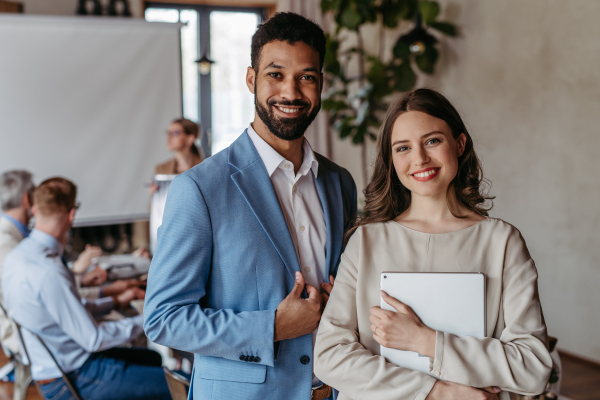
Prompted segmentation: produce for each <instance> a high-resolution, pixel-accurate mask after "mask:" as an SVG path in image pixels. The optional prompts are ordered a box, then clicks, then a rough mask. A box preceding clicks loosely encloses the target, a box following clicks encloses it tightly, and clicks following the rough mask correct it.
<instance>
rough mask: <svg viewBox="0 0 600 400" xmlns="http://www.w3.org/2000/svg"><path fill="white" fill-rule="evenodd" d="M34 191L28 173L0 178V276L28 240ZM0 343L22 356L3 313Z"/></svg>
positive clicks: (6, 173) (18, 173)
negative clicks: (9, 257) (11, 256)
mask: <svg viewBox="0 0 600 400" xmlns="http://www.w3.org/2000/svg"><path fill="white" fill-rule="evenodd" d="M34 190H35V185H34V184H33V179H32V175H31V173H29V172H27V171H23V170H14V171H8V172H5V173H4V174H2V175H1V176H0V206H1V207H2V216H0V273H1V271H2V270H1V268H2V264H4V259H5V258H6V256H7V254H8V253H10V252H11V250H12V249H14V248H15V247H16V246H17V245H18V244H19V242H21V241H22V240H23V239H25V238H26V237H27V236H29V228H28V227H27V226H28V225H29V221H30V220H31V217H32V213H31V206H32V205H33V191H34ZM1 296H2V289H1V288H0V298H1ZM0 342H2V346H3V347H4V348H5V349H8V350H10V351H11V352H12V353H13V354H17V353H18V352H19V343H18V341H17V336H16V334H14V332H13V329H12V327H11V325H10V323H9V321H8V319H7V318H6V316H5V315H4V313H0Z"/></svg>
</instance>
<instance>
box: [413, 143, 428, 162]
mask: <svg viewBox="0 0 600 400" xmlns="http://www.w3.org/2000/svg"><path fill="white" fill-rule="evenodd" d="M416 150H417V151H415V152H414V155H415V160H414V162H415V165H417V166H421V165H424V164H427V163H428V162H429V161H430V158H429V155H428V154H427V151H426V150H425V149H424V148H423V147H417V149H416Z"/></svg>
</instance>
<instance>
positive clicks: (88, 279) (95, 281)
mask: <svg viewBox="0 0 600 400" xmlns="http://www.w3.org/2000/svg"><path fill="white" fill-rule="evenodd" d="M104 282H106V270H104V269H102V268H100V267H96V268H94V269H93V270H91V271H90V272H88V273H87V274H83V276H82V277H81V286H98V285H102V284H103V283H104Z"/></svg>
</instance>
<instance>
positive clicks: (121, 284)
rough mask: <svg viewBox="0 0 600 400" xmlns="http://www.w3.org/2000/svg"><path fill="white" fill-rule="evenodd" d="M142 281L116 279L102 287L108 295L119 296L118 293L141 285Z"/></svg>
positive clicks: (105, 294) (103, 291)
mask: <svg viewBox="0 0 600 400" xmlns="http://www.w3.org/2000/svg"><path fill="white" fill-rule="evenodd" d="M140 283H141V282H140V281H138V280H137V279H122V280H118V281H114V282H113V283H111V284H110V285H106V286H104V287H103V288H102V293H103V294H104V296H106V297H108V296H117V295H119V294H121V293H123V292H125V291H126V290H127V289H129V288H132V287H136V286H137V287H139V285H140Z"/></svg>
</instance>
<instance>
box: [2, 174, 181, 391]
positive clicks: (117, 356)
mask: <svg viewBox="0 0 600 400" xmlns="http://www.w3.org/2000/svg"><path fill="white" fill-rule="evenodd" d="M76 196H77V188H76V186H75V185H74V184H73V183H72V182H70V181H68V180H66V179H64V178H51V179H48V180H46V181H44V182H42V183H41V184H40V186H39V187H37V188H36V189H35V192H34V196H33V199H34V206H33V208H32V212H33V214H34V215H35V217H36V220H35V227H34V230H33V231H32V232H31V234H30V235H29V236H28V237H27V238H25V239H24V240H22V241H21V242H20V243H19V244H18V245H17V246H16V247H15V248H14V249H13V250H12V251H11V252H10V253H9V254H8V255H7V256H6V259H5V262H4V268H3V270H2V288H3V294H4V300H5V305H6V308H7V310H8V313H9V314H10V315H11V316H13V318H14V320H15V321H16V322H17V323H19V324H21V325H22V326H23V327H25V328H27V330H30V331H32V332H34V333H36V334H37V335H39V337H40V338H41V340H42V341H43V342H44V343H45V345H46V346H47V347H48V348H49V350H50V352H51V353H52V354H53V355H54V356H55V358H56V360H57V362H58V364H59V365H60V367H61V368H62V369H63V371H65V372H66V373H67V374H68V378H69V380H70V381H71V383H72V384H73V386H74V387H75V388H76V390H77V391H78V392H79V393H80V395H81V396H82V397H83V398H92V397H93V398H94V399H110V398H114V393H119V394H120V396H121V398H127V399H170V395H169V391H168V387H167V383H166V380H165V378H164V374H163V371H162V368H161V363H162V362H161V357H160V355H158V354H157V353H154V352H152V351H150V350H146V349H133V350H132V349H116V348H114V347H115V346H119V345H122V344H124V343H126V342H128V341H130V340H131V339H133V338H135V337H137V336H138V335H139V334H140V333H142V332H143V330H142V324H143V316H141V315H138V316H136V317H133V318H125V319H122V320H119V321H107V322H101V323H98V322H96V320H95V319H94V318H93V317H98V316H101V315H103V314H106V313H108V312H110V311H111V310H113V309H115V308H123V307H125V306H127V305H128V304H129V302H130V301H131V300H133V299H142V298H144V296H145V292H144V290H142V289H140V288H137V287H134V288H128V289H127V290H125V291H124V292H123V293H121V294H120V295H118V296H112V297H107V298H103V299H98V300H90V299H85V300H84V299H82V298H81V296H80V295H79V293H78V291H77V289H76V284H75V279H74V277H73V274H72V272H71V271H70V270H69V269H68V268H67V267H66V263H65V262H64V258H63V252H64V248H65V246H66V245H67V241H68V233H69V231H70V230H71V227H72V225H73V221H74V218H75V212H76V210H77V208H78V204H77V203H76ZM27 330H24V332H23V333H24V335H23V339H24V345H25V347H26V348H27V349H28V353H29V356H30V358H31V359H30V361H31V373H32V376H33V378H34V379H35V380H36V381H38V383H40V385H41V389H42V392H43V393H44V396H45V397H47V398H55V396H56V395H57V394H58V393H60V392H61V391H65V392H67V390H66V389H65V388H66V385H65V383H64V381H63V380H62V379H60V378H61V372H60V370H59V369H58V368H57V367H56V365H55V364H54V362H53V361H52V359H51V358H50V356H49V355H48V353H47V352H46V351H44V349H43V347H42V345H41V343H39V341H38V340H37V339H36V338H35V337H33V336H32V335H30V334H29V333H28V331H27ZM109 349H110V350H109ZM56 398H61V397H56Z"/></svg>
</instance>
